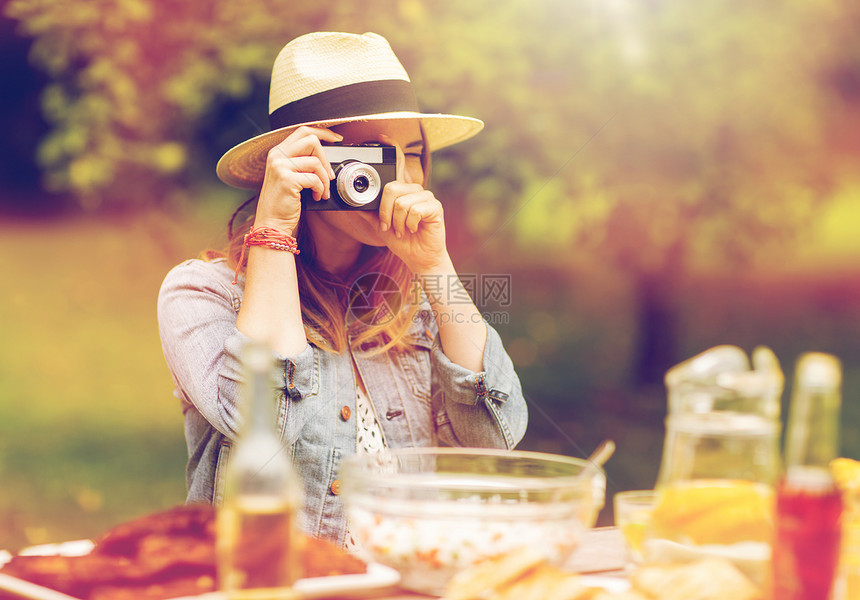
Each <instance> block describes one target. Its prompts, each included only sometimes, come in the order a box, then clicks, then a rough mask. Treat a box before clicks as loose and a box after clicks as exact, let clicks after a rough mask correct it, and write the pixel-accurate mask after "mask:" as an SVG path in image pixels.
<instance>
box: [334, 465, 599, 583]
mask: <svg viewBox="0 0 860 600" xmlns="http://www.w3.org/2000/svg"><path fill="white" fill-rule="evenodd" d="M587 464H588V461H586V460H585V459H579V458H571V457H568V456H559V455H553V454H544V453H538V452H525V451H505V450H487V449H460V448H408V449H398V450H385V451H383V452H380V453H378V454H364V455H357V456H354V457H352V458H350V459H347V460H346V461H344V463H343V467H342V471H341V477H340V479H341V482H342V485H343V487H342V494H343V499H344V503H345V506H346V511H347V517H348V521H349V532H350V534H351V535H352V538H353V539H354V541H355V542H356V543H357V545H358V547H359V551H360V552H361V553H362V554H364V555H365V558H366V559H368V560H372V561H374V562H378V563H381V564H384V565H387V566H390V567H392V568H394V569H397V570H398V571H399V572H400V575H401V577H402V582H401V583H402V585H403V586H404V587H406V588H409V589H412V590H416V591H419V592H424V593H429V594H436V595H439V594H442V593H443V592H444V590H445V586H446V584H447V583H448V580H449V579H450V578H451V577H452V576H453V575H454V574H455V573H457V572H458V571H460V570H462V569H463V568H465V567H468V566H470V565H472V564H474V563H476V562H478V561H480V560H482V559H484V558H488V557H491V556H495V555H498V554H503V553H506V552H510V551H513V550H516V549H518V548H520V547H522V546H526V545H528V546H533V547H534V548H537V549H538V550H540V551H542V552H544V553H545V554H546V556H547V558H548V559H549V560H551V561H552V562H554V563H556V564H560V563H563V562H564V561H565V560H566V559H567V558H569V557H570V555H571V553H572V552H573V551H574V549H575V548H576V546H577V545H578V543H579V541H580V539H581V538H582V535H583V534H584V533H585V531H586V530H587V529H589V528H591V527H592V526H593V525H594V523H595V520H596V519H597V514H598V512H600V509H601V508H602V507H603V503H604V498H605V492H606V475H605V473H604V472H603V470H602V469H600V468H599V467H595V469H594V472H593V474H592V475H590V476H585V477H579V475H580V473H581V472H582V470H583V469H584V467H585V466H586V465H587Z"/></svg>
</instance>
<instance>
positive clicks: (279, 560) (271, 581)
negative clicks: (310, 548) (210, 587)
mask: <svg viewBox="0 0 860 600" xmlns="http://www.w3.org/2000/svg"><path fill="white" fill-rule="evenodd" d="M294 519H295V515H294V513H293V508H292V506H291V505H290V504H289V503H287V502H285V501H283V500H282V499H280V498H267V497H239V498H237V499H235V500H233V501H232V502H230V501H228V502H225V505H224V506H223V507H221V508H220V509H219V512H218V579H219V583H220V587H221V589H222V590H223V591H225V592H227V594H228V596H229V597H231V598H253V597H257V596H258V593H256V592H260V591H262V590H268V592H267V595H269V596H271V597H275V598H291V597H293V596H292V595H291V592H290V590H291V588H292V585H293V584H294V583H295V582H296V581H297V580H298V579H299V578H300V577H301V574H300V572H299V564H300V562H299V556H298V551H297V548H295V547H294V546H295V543H296V542H295V540H296V539H297V538H296V535H295V532H294V527H295V524H294V522H293V520H294ZM255 591H256V592H255Z"/></svg>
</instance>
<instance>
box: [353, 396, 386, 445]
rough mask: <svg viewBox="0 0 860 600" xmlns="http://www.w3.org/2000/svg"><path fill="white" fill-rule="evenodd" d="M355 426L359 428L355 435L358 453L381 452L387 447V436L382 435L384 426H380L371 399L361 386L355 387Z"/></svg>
mask: <svg viewBox="0 0 860 600" xmlns="http://www.w3.org/2000/svg"><path fill="white" fill-rule="evenodd" d="M355 412H356V419H355V426H356V428H357V430H358V431H357V432H356V436H355V451H356V453H357V454H370V453H373V452H379V451H380V450H382V449H383V448H385V438H384V437H383V436H382V428H381V427H380V426H379V421H377V420H376V415H375V414H374V413H373V407H372V406H371V405H370V399H369V398H368V397H367V395H366V394H365V393H364V390H362V389H361V386H356V387H355Z"/></svg>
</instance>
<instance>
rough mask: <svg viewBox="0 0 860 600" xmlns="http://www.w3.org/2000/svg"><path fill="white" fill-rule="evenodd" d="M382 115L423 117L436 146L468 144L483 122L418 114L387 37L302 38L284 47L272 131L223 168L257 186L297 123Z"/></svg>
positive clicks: (275, 79)
mask: <svg viewBox="0 0 860 600" xmlns="http://www.w3.org/2000/svg"><path fill="white" fill-rule="evenodd" d="M381 119H420V120H421V124H422V126H423V128H424V132H425V135H426V137H427V144H428V146H429V148H428V150H430V151H433V150H438V149H439V148H444V147H445V146H450V145H451V144H455V143H457V142H462V141H463V140H465V139H468V138H470V137H472V136H473V135H475V134H476V133H478V132H479V131H480V130H481V129H482V128H483V126H484V124H483V122H481V121H479V120H478V119H473V118H471V117H461V116H457V115H445V114H426V113H421V112H419V111H418V102H417V101H416V99H415V93H414V92H413V91H412V84H411V83H410V81H409V76H408V75H407V74H406V71H405V70H404V68H403V66H402V65H401V64H400V61H398V60H397V57H396V56H395V55H394V52H393V51H392V50H391V46H389V45H388V42H387V41H386V40H385V38H383V37H382V36H379V35H377V34H375V33H365V34H364V35H355V34H351V33H310V34H308V35H303V36H301V37H298V38H296V39H294V40H293V41H291V42H290V43H288V44H287V45H286V46H284V48H283V49H282V50H281V52H280V54H278V57H277V58H276V59H275V64H274V66H273V67H272V83H271V88H270V90H269V125H270V126H271V129H272V131H269V132H268V133H264V134H262V135H258V136H257V137H255V138H252V139H250V140H248V141H246V142H242V143H241V144H239V145H238V146H236V147H234V148H232V149H231V150H229V151H228V152H227V153H226V154H224V156H222V157H221V160H219V161H218V166H217V167H216V172H217V174H218V177H219V178H221V180H222V181H223V182H224V183H227V184H229V185H232V186H234V187H238V188H246V189H256V188H258V187H259V186H260V185H261V183H262V181H263V173H264V171H265V167H266V156H267V154H268V152H269V150H270V149H271V148H273V147H274V146H276V145H277V144H279V143H281V142H282V141H283V140H284V139H286V137H287V136H288V135H289V134H290V133H292V132H293V131H295V130H296V129H297V128H298V127H301V126H302V125H313V126H321V127H330V126H333V125H338V124H340V123H347V122H350V121H373V120H381Z"/></svg>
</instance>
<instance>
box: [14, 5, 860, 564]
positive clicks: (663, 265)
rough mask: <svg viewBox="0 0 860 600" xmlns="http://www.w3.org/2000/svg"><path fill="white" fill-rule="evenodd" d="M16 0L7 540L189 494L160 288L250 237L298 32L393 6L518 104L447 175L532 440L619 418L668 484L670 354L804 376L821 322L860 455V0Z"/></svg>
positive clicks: (439, 88)
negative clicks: (289, 47)
mask: <svg viewBox="0 0 860 600" xmlns="http://www.w3.org/2000/svg"><path fill="white" fill-rule="evenodd" d="M0 6H2V20H0V53H2V55H0V56H2V58H0V106H2V109H3V110H2V111H0V123H1V124H0V132H2V135H0V277H2V289H3V293H2V294H0V481H2V484H0V548H3V547H5V548H10V549H17V548H19V547H21V546H23V545H26V544H36V543H42V542H53V541H61V540H66V539H75V538H79V537H91V536H94V535H98V534H99V533H100V532H102V531H104V530H106V529H108V528H109V527H111V526H113V525H115V524H117V523H118V522H120V521H122V520H125V519H128V518H131V517H134V516H137V515H140V514H143V513H145V512H150V511H154V510H157V509H161V508H167V507H169V506H173V505H175V504H178V503H180V502H182V501H183V500H184V495H185V489H184V464H185V457H186V454H185V445H184V438H183V432H182V417H181V414H180V410H179V405H178V402H177V401H176V400H175V399H174V398H173V396H172V385H171V381H170V376H169V373H168V371H167V368H166V366H165V364H164V360H163V358H162V355H161V347H160V342H159V339H158V333H157V326H156V315H155V301H156V296H157V293H158V289H159V286H160V283H161V281H162V279H163V277H164V275H165V274H166V273H167V271H168V270H169V269H170V268H171V267H172V266H173V265H175V264H177V263H178V262H180V261H182V260H184V259H186V258H190V257H194V256H197V255H198V254H199V253H200V251H202V250H203V249H205V248H209V247H214V248H220V247H221V246H222V245H223V244H224V243H225V241H226V222H227V219H228V218H229V216H230V214H231V213H232V211H233V210H234V208H235V207H236V206H237V205H238V204H239V203H240V202H241V201H243V200H244V199H245V197H246V196H245V194H244V193H242V192H239V191H236V190H232V189H230V188H227V187H226V186H224V185H223V184H221V183H220V182H219V181H218V180H217V179H216V177H215V175H214V166H215V163H216V161H217V159H218V158H219V157H220V155H221V154H222V153H223V152H225V151H226V150H227V149H229V148H230V147H231V146H233V145H234V144H236V143H238V142H240V141H242V140H244V139H247V138H249V137H251V136H253V135H255V134H257V133H259V132H260V131H261V130H266V129H267V115H266V111H267V94H268V78H269V73H270V69H271V64H272V61H273V60H274V57H275V55H276V54H277V52H278V51H279V49H280V48H281V47H282V46H283V44H284V43H286V42H287V41H288V40H290V39H292V38H293V37H295V36H297V35H301V34H303V33H307V32H310V31H316V30H343V31H350V32H356V33H363V32H365V31H375V32H377V33H380V34H382V35H384V36H385V37H387V38H388V39H389V41H390V42H391V45H392V46H393V48H394V50H395V52H396V53H397V54H398V55H399V57H400V58H401V61H402V62H403V63H404V65H405V67H406V69H407V71H408V72H409V73H410V75H411V76H412V79H413V82H414V85H415V87H416V89H417V92H418V95H419V99H420V101H421V103H422V108H423V109H424V110H426V111H431V112H454V113H461V114H466V115H472V116H476V117H479V118H482V119H483V120H484V121H485V122H486V129H485V131H484V132H482V133H481V134H480V135H479V136H477V137H476V138H473V139H472V140H470V141H469V142H466V143H463V144H460V145H458V146H455V147H452V148H450V149H446V150H445V151H443V152H441V153H439V154H437V155H436V156H434V165H433V168H434V171H433V184H432V188H433V190H434V191H435V193H436V195H437V196H438V197H439V198H440V199H442V201H443V202H444V204H445V210H446V215H447V222H448V230H449V238H450V246H451V252H452V254H453V256H454V260H455V264H456V265H457V266H458V268H459V270H460V272H461V273H464V274H467V275H468V274H474V275H477V274H491V275H498V276H501V277H506V278H507V281H509V287H508V292H509V295H508V296H507V297H504V296H503V295H498V294H495V295H494V294H492V293H488V294H482V297H481V298H479V299H478V303H479V307H480V308H481V309H482V310H484V311H485V312H488V313H492V314H494V315H497V317H496V318H497V319H498V320H497V322H496V327H497V329H498V330H499V332H500V333H501V335H502V337H503V339H504V340H505V342H506V345H507V347H508V349H509V351H510V353H511V355H512V357H513V359H514V361H515V363H516V364H517V365H518V371H519V374H520V377H521V379H522V382H523V387H524V390H525V392H526V395H527V397H528V400H529V403H530V410H531V412H530V414H531V422H530V428H529V432H528V434H527V436H526V439H525V440H524V442H523V443H522V445H521V447H522V448H525V449H531V450H542V451H550V452H558V453H563V454H569V455H573V456H584V455H586V454H588V453H589V452H590V451H591V450H592V449H593V448H594V447H595V446H596V445H597V444H598V443H599V441H600V440H602V439H603V438H605V437H611V438H613V439H614V440H615V441H616V443H617V445H618V450H617V452H616V455H615V456H614V457H613V458H612V460H611V461H610V463H609V464H608V467H607V471H608V475H609V489H608V492H607V497H608V498H610V497H611V495H612V494H613V493H614V492H616V491H619V490H622V489H632V488H639V487H651V486H653V484H654V481H655V477H656V474H657V470H658V468H659V460H660V453H661V450H662V443H663V434H664V424H663V419H664V417H665V413H666V408H665V407H666V399H665V388H664V386H663V375H664V374H665V371H666V369H667V368H669V367H670V366H672V365H674V364H676V363H678V362H680V361H681V360H684V359H686V358H689V357H691V356H693V355H694V354H697V353H699V352H701V351H703V350H705V349H707V348H709V347H712V346H715V345H718V344H735V345H738V346H740V347H742V348H743V349H745V350H747V351H751V350H752V349H753V348H754V347H755V346H756V345H759V344H765V345H768V346H770V347H771V348H772V349H773V350H774V351H775V352H776V354H777V355H778V357H779V358H780V360H781V362H782V366H783V368H784V369H785V371H786V374H787V376H788V377H789V378H790V376H791V373H792V371H793V366H794V361H795V360H796V358H797V357H798V355H799V354H800V353H801V352H804V351H807V350H821V351H826V352H832V353H835V354H836V355H838V356H839V357H840V358H841V359H842V360H843V362H844V368H845V380H844V394H845V396H844V398H845V399H844V405H843V438H842V439H843V443H842V449H843V454H844V455H846V456H850V457H853V458H860V404H858V397H860V335H858V334H860V266H858V262H857V259H858V257H860V235H858V233H860V231H858V229H860V227H858V224H860V35H858V31H860V4H858V3H857V2H855V1H854V0H819V1H811V0H810V1H803V0H787V1H785V2H781V3H773V2H762V1H754V2H750V1H749V0H700V1H699V2H687V1H685V0H534V1H532V2H523V1H519V0H501V1H500V0H493V1H492V2H491V1H490V0H470V1H469V2H462V1H461V0H397V1H394V0H362V1H361V2H325V1H323V2H321V1H313V2H311V1H309V0H297V1H293V2H282V1H277V0H247V1H245V2H241V3H238V2H234V1H232V0H207V1H205V2H204V1H200V0H198V1H188V0H87V1H85V2H66V1H62V0H8V1H5V2H0ZM499 315H501V316H499ZM787 397H788V392H786V394H785V398H787ZM608 522H611V515H610V514H609V513H608V508H607V510H605V511H604V513H603V515H602V517H601V523H608Z"/></svg>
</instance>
